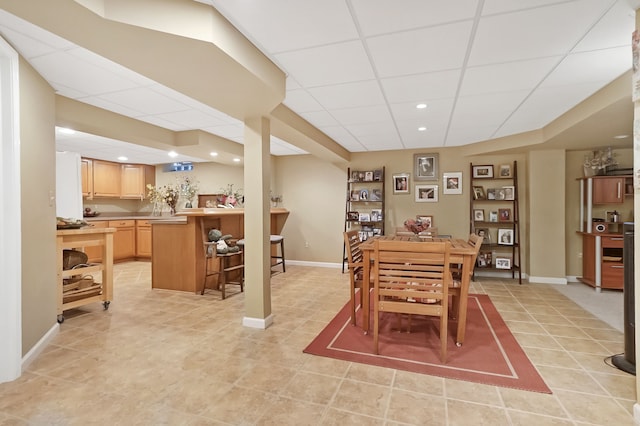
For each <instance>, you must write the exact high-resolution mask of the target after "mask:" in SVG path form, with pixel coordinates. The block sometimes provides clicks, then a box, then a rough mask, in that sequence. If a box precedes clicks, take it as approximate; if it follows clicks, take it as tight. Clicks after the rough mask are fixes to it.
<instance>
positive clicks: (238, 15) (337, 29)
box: [212, 0, 358, 53]
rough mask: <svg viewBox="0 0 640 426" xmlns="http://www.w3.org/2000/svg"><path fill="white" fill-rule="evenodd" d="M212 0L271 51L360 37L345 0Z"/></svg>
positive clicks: (229, 17)
mask: <svg viewBox="0 0 640 426" xmlns="http://www.w3.org/2000/svg"><path fill="white" fill-rule="evenodd" d="M212 3H213V4H214V6H215V7H216V8H217V9H218V10H219V11H220V12H222V14H223V15H225V16H226V17H227V18H228V19H229V20H230V21H231V22H232V23H233V24H235V26H236V27H237V28H238V29H240V30H241V31H242V32H243V33H244V34H245V35H248V36H249V37H248V38H249V39H251V41H252V42H253V43H254V44H256V45H257V46H259V47H261V48H262V49H263V50H265V51H267V52H271V53H279V52H285V51H291V50H297V49H302V48H305V47H311V46H320V45H326V44H331V43H336V42H341V41H345V40H353V39H356V38H358V33H357V31H356V27H355V25H354V23H353V20H352V19H351V16H350V14H349V10H348V8H347V4H346V2H345V1H344V0H322V1H290V0H269V1H257V2H256V1H248V0H234V1H223V0H214V1H213V2H212ZM292 34H295V36H293V37H292Z"/></svg>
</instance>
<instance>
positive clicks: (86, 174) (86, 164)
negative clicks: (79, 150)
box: [80, 158, 93, 199]
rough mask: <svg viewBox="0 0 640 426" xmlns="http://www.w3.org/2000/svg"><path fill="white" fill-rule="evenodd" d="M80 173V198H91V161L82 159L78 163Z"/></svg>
mask: <svg viewBox="0 0 640 426" xmlns="http://www.w3.org/2000/svg"><path fill="white" fill-rule="evenodd" d="M80 166H81V171H82V196H83V197H85V198H87V199H92V198H93V160H91V159H89V158H83V159H82V160H81V163H80Z"/></svg>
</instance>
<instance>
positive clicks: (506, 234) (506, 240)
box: [498, 228, 513, 246]
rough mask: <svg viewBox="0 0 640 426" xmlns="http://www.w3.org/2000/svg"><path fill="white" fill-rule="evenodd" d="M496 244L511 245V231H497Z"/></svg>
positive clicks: (501, 229)
mask: <svg viewBox="0 0 640 426" xmlns="http://www.w3.org/2000/svg"><path fill="white" fill-rule="evenodd" d="M498 244H502V245H505V246H512V245H513V229H505V228H500V229H498Z"/></svg>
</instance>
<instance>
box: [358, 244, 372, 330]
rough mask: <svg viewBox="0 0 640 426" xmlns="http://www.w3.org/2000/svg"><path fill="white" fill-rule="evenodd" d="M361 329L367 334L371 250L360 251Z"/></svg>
mask: <svg viewBox="0 0 640 426" xmlns="http://www.w3.org/2000/svg"><path fill="white" fill-rule="evenodd" d="M362 263H363V265H362V291H363V293H362V306H361V307H360V309H362V329H363V330H364V334H367V333H369V306H370V305H369V304H370V303H371V302H370V301H369V299H370V297H369V295H370V292H371V288H370V286H371V280H370V277H371V250H363V251H362Z"/></svg>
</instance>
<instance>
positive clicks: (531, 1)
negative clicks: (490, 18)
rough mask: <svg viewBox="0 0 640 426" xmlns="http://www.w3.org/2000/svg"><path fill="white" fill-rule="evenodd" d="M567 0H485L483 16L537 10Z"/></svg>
mask: <svg viewBox="0 0 640 426" xmlns="http://www.w3.org/2000/svg"><path fill="white" fill-rule="evenodd" d="M566 2H567V0H484V4H483V6H482V15H494V14H497V13H505V12H514V11H517V10H525V9H535V8H538V7H540V6H550V5H553V4H557V3H566Z"/></svg>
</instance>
